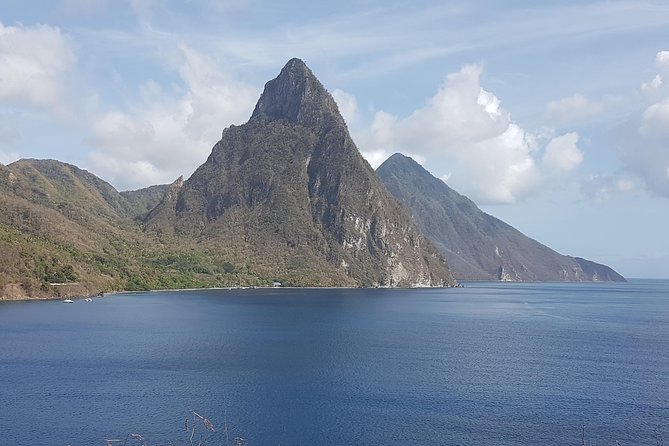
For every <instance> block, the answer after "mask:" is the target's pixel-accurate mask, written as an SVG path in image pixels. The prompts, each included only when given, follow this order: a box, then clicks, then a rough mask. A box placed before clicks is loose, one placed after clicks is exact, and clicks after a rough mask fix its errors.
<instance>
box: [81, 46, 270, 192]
mask: <svg viewBox="0 0 669 446" xmlns="http://www.w3.org/2000/svg"><path fill="white" fill-rule="evenodd" d="M178 72H179V75H180V78H181V80H182V82H183V88H180V89H176V90H173V91H164V90H163V89H162V88H161V87H160V86H159V85H158V84H157V83H155V82H151V81H150V82H147V83H145V84H144V85H143V86H142V87H141V88H140V89H139V92H138V95H137V96H138V98H137V102H136V103H133V104H130V105H129V107H128V110H123V111H118V110H113V111H108V112H106V113H102V114H100V115H99V116H97V117H96V118H95V119H94V121H93V123H92V124H91V131H90V135H89V137H88V142H89V144H90V145H91V146H92V147H94V150H93V152H92V153H91V155H90V161H91V162H92V164H93V166H92V169H93V170H94V171H95V172H99V173H100V174H101V175H102V176H103V177H104V178H108V179H109V180H110V181H111V182H112V183H113V184H115V185H117V187H120V188H137V187H142V186H147V185H149V184H155V183H161V182H163V183H164V182H170V181H172V180H174V179H175V178H177V177H178V176H180V175H183V174H186V175H188V174H189V173H190V172H192V171H193V170H194V169H195V168H196V167H197V166H198V165H199V164H201V163H202V162H204V160H205V159H206V157H207V156H208V154H209V153H210V151H211V148H212V146H213V145H214V144H215V143H216V141H218V140H219V139H220V132H221V130H222V129H223V128H224V127H227V126H228V125H230V124H233V123H234V124H238V123H241V122H244V121H245V120H246V119H248V117H249V115H250V113H251V111H252V109H253V105H254V103H255V100H256V99H257V97H258V94H259V92H258V91H257V89H256V87H253V86H249V85H247V84H245V83H244V82H240V81H238V80H235V79H233V78H232V77H230V76H228V75H226V74H225V73H224V72H223V71H222V70H221V69H219V67H218V66H217V65H216V64H215V63H214V62H213V61H212V60H211V59H209V58H207V57H206V56H204V55H202V54H200V53H198V52H197V51H195V50H193V49H192V48H190V47H188V46H185V45H184V46H181V48H180V61H179V65H178Z"/></svg>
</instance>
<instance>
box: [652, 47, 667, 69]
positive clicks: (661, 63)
mask: <svg viewBox="0 0 669 446" xmlns="http://www.w3.org/2000/svg"><path fill="white" fill-rule="evenodd" d="M655 64H656V65H657V66H658V67H659V68H662V67H666V68H669V51H658V53H657V54H656V55H655Z"/></svg>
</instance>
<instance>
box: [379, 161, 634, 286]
mask: <svg viewBox="0 0 669 446" xmlns="http://www.w3.org/2000/svg"><path fill="white" fill-rule="evenodd" d="M377 174H378V175H379V177H380V178H381V180H382V181H383V182H384V184H385V185H386V187H387V188H388V190H389V191H390V192H391V193H392V194H393V195H394V196H395V197H396V198H398V199H399V200H400V201H401V202H402V203H403V204H404V205H405V206H406V207H407V208H408V209H409V210H410V212H411V214H412V218H413V219H414V220H415V221H416V222H417V224H418V225H419V227H420V228H421V230H422V231H423V233H424V234H425V236H426V237H428V238H429V239H430V240H431V241H432V242H433V243H434V244H435V246H437V248H438V249H439V250H440V251H441V252H442V254H443V255H444V256H445V257H446V258H448V259H449V264H450V265H451V268H452V269H453V270H454V272H455V275H456V277H457V278H458V279H463V280H464V279H469V280H513V281H593V280H595V281H596V280H602V281H624V278H623V277H622V276H621V275H619V274H618V273H616V272H615V271H614V270H612V269H611V268H609V267H608V266H606V265H601V264H598V263H595V262H592V261H589V260H585V259H582V258H579V257H571V256H564V255H562V254H559V253H557V252H556V251H554V250H552V249H550V248H549V247H547V246H545V245H542V244H541V243H539V242H538V241H536V240H533V239H531V238H529V237H527V236H525V235H524V234H522V233H521V232H520V231H518V230H516V229H515V228H513V227H512V226H511V225H509V224H507V223H505V222H503V221H501V220H499V219H497V218H495V217H493V216H491V215H489V214H486V213H485V212H483V211H481V210H480V209H479V208H478V207H477V206H476V204H475V203H474V202H473V201H471V200H470V199H469V198H467V197H465V196H463V195H461V194H459V193H457V192H456V191H454V190H453V189H451V188H450V187H448V185H446V183H445V182H443V181H442V180H440V179H438V178H436V177H434V176H432V175H431V174H430V173H429V172H428V171H427V170H426V169H425V168H423V167H422V166H421V165H420V164H418V163H417V162H416V161H414V160H413V159H411V158H410V157H407V156H405V155H402V154H399V153H396V154H394V155H392V156H391V157H390V158H388V159H387V160H386V161H385V162H384V163H383V164H381V166H379V168H378V169H377Z"/></svg>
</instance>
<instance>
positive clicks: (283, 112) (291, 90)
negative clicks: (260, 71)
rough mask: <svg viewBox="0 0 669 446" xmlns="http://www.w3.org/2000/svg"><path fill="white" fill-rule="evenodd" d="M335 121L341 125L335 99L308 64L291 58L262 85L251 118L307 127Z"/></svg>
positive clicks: (341, 119) (341, 120)
mask: <svg viewBox="0 0 669 446" xmlns="http://www.w3.org/2000/svg"><path fill="white" fill-rule="evenodd" d="M332 118H334V119H335V120H336V121H337V122H338V123H341V124H343V123H344V119H343V118H342V117H341V115H340V114H339V109H338V108H337V104H336V102H335V100H334V99H333V98H332V96H331V95H330V93H328V92H327V90H326V89H325V87H324V86H323V84H321V82H320V81H319V80H318V79H317V78H316V76H314V73H312V71H311V70H310V69H309V67H307V65H306V64H305V63H304V61H302V60H301V59H298V58H293V59H290V60H289V61H288V63H286V65H285V66H284V67H283V68H282V69H281V72H280V73H279V75H278V76H277V77H276V78H275V79H272V80H271V81H269V82H267V83H266V84H265V89H264V91H263V93H262V95H261V96H260V99H259V100H258V103H257V104H256V107H255V110H253V115H252V116H251V119H252V120H253V119H269V120H279V119H281V120H287V121H289V122H293V123H296V124H301V125H305V126H309V127H313V126H320V125H323V123H324V122H326V121H330V120H331V119H332Z"/></svg>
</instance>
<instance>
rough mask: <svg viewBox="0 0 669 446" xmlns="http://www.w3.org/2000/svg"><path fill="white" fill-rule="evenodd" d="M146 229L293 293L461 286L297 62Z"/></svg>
mask: <svg viewBox="0 0 669 446" xmlns="http://www.w3.org/2000/svg"><path fill="white" fill-rule="evenodd" d="M145 226H146V228H147V230H149V231H156V232H158V233H160V234H161V235H162V236H163V237H166V236H171V237H179V236H184V235H185V236H188V237H190V238H191V239H193V240H196V241H197V242H198V243H199V244H200V246H206V247H207V249H208V250H210V251H211V252H216V253H219V254H220V255H223V256H225V257H226V258H229V259H230V261H231V262H232V263H233V264H234V265H235V267H237V268H241V269H242V270H245V271H249V272H253V273H255V274H258V275H260V276H263V277H273V278H276V279H279V280H281V281H284V282H286V283H288V284H296V285H360V286H430V285H431V286H442V285H446V284H452V283H453V281H452V277H451V274H450V272H449V270H448V267H447V265H446V263H445V261H444V260H443V258H442V257H441V255H440V254H439V253H438V252H437V251H436V249H435V248H434V247H432V245H431V244H430V242H429V241H427V240H426V239H425V238H424V237H423V236H422V235H421V234H420V232H419V231H418V230H417V229H416V227H415V226H414V224H413V223H412V222H411V220H410V218H409V217H408V215H407V214H406V211H405V210H404V209H403V207H402V206H401V205H400V204H399V203H398V202H397V201H396V200H395V199H394V198H393V197H392V196H391V195H390V194H389V193H388V192H387V191H386V189H385V188H384V187H383V185H382V184H381V183H380V181H379V179H378V178H377V176H376V175H375V174H374V171H373V170H372V168H371V167H370V166H369V164H367V162H366V161H365V160H364V159H363V158H362V156H361V155H360V153H359V152H358V150H357V148H356V146H355V144H354V143H353V141H352V140H351V137H350V136H349V133H348V130H347V128H346V124H345V123H344V120H343V118H342V117H341V115H340V113H339V110H338V108H337V105H336V103H335V101H334V99H333V98H332V96H331V95H330V94H329V93H328V92H327V91H326V90H325V88H324V87H323V85H321V83H320V82H319V81H318V80H317V79H316V77H315V76H314V75H313V73H312V72H311V70H309V68H307V66H306V65H305V64H304V62H302V61H301V60H299V59H292V60H290V61H289V62H288V63H287V64H286V66H285V67H284V68H283V69H282V70H281V73H280V74H279V76H278V77H277V78H276V79H274V80H271V81H269V82H268V83H267V84H266V85H265V89H264V92H263V94H262V96H261V97H260V99H259V101H258V103H257V105H256V107H255V110H254V112H253V115H252V116H251V118H250V120H249V121H248V122H247V123H246V124H244V125H242V126H231V127H229V128H227V129H225V130H224V132H223V135H222V138H221V140H220V141H219V142H218V143H217V144H216V145H215V146H214V148H213V150H212V153H211V155H210V156H209V158H208V159H207V161H206V162H205V163H204V164H203V165H202V166H200V167H199V168H198V169H197V171H196V172H195V173H194V174H193V175H192V176H191V177H190V178H189V179H188V180H187V181H185V182H183V184H181V183H180V182H177V183H175V184H173V185H172V186H170V188H169V190H168V193H167V194H166V196H165V198H164V199H163V200H162V201H161V203H160V204H159V205H158V206H157V207H156V208H155V209H154V210H152V211H151V212H150V213H149V214H148V216H147V218H146V219H145Z"/></svg>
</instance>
